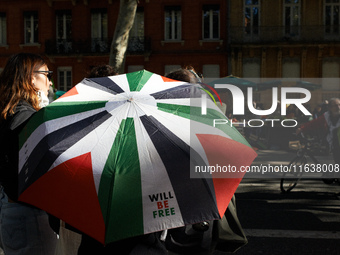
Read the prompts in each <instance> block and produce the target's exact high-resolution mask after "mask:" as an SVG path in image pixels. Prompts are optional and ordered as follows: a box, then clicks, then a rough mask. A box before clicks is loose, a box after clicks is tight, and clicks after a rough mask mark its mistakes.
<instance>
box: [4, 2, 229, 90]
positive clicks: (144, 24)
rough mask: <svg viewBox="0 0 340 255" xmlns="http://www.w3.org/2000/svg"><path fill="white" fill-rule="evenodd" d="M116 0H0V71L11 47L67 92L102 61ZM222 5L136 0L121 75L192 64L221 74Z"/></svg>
mask: <svg viewBox="0 0 340 255" xmlns="http://www.w3.org/2000/svg"><path fill="white" fill-rule="evenodd" d="M119 2H120V1H119V0H29V1H27V0H15V1H13V0H0V68H3V67H4V65H5V63H6V61H7V58H8V57H9V56H10V55H12V54H14V53H18V52H33V53H38V54H41V55H43V56H45V57H46V59H47V61H48V64H49V68H50V69H51V70H53V71H54V74H55V75H54V77H53V78H54V83H55V87H56V88H58V89H59V90H69V89H70V88H71V87H72V86H74V85H75V84H77V83H78V82H79V81H81V80H82V79H83V78H84V77H85V76H86V75H87V73H88V72H89V70H90V69H91V68H92V67H93V66H96V65H101V64H108V62H109V52H110V44H111V40H112V38H113V34H114V30H115V25H116V20H117V16H118V13H119ZM227 34H228V33H227V2H226V1H224V0H214V1H208V0H195V1H183V0H182V1H181V0H161V1H160V0H144V1H143V0H141V1H140V2H139V4H138V9H137V13H136V18H135V23H134V26H133V28H132V30H131V32H130V38H129V46H128V50H127V57H126V62H125V72H131V71H136V70H141V69H146V70H148V71H151V72H155V73H158V74H161V75H163V74H166V73H167V72H170V71H172V70H174V69H176V68H179V67H181V66H185V65H192V66H193V67H194V68H195V69H197V71H199V72H201V73H203V74H204V75H206V76H207V77H209V76H211V77H220V76H226V75H228V54H227Z"/></svg>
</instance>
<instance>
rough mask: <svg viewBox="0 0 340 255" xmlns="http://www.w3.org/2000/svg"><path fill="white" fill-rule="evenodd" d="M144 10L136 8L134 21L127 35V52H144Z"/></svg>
mask: <svg viewBox="0 0 340 255" xmlns="http://www.w3.org/2000/svg"><path fill="white" fill-rule="evenodd" d="M144 44H145V43H144V9H143V8H141V7H138V8H137V11H136V16H135V20H134V22H133V25H132V28H131V30H130V35H129V44H128V49H127V51H129V52H144V48H145V47H144V46H145V45H144Z"/></svg>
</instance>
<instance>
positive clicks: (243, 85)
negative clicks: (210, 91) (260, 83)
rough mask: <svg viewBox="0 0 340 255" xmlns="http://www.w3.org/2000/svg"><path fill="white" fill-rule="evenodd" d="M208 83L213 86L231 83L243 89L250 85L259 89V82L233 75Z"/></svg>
mask: <svg viewBox="0 0 340 255" xmlns="http://www.w3.org/2000/svg"><path fill="white" fill-rule="evenodd" d="M207 84H209V85H211V86H215V84H231V85H235V86H237V87H239V88H240V89H242V90H247V88H248V87H252V88H254V89H255V90H257V84H256V83H255V82H252V81H249V80H246V79H242V78H239V77H236V76H233V75H229V76H226V77H223V78H220V79H217V80H214V81H212V82H208V83H207Z"/></svg>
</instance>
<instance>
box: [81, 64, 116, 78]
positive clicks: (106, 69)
mask: <svg viewBox="0 0 340 255" xmlns="http://www.w3.org/2000/svg"><path fill="white" fill-rule="evenodd" d="M117 74H118V72H117V71H116V69H114V67H112V66H110V65H99V66H95V67H93V68H92V69H91V71H90V73H89V74H88V76H87V77H88V78H98V77H105V76H113V75H117Z"/></svg>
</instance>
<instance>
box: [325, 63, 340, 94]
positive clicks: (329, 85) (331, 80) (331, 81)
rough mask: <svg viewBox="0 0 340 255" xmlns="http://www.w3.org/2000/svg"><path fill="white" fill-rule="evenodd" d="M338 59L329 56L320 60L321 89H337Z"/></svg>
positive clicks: (338, 75)
mask: <svg viewBox="0 0 340 255" xmlns="http://www.w3.org/2000/svg"><path fill="white" fill-rule="evenodd" d="M339 63H340V61H339V59H338V58H329V59H324V60H323V61H322V80H323V81H322V89H323V90H337V91H339V77H340V64H339Z"/></svg>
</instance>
